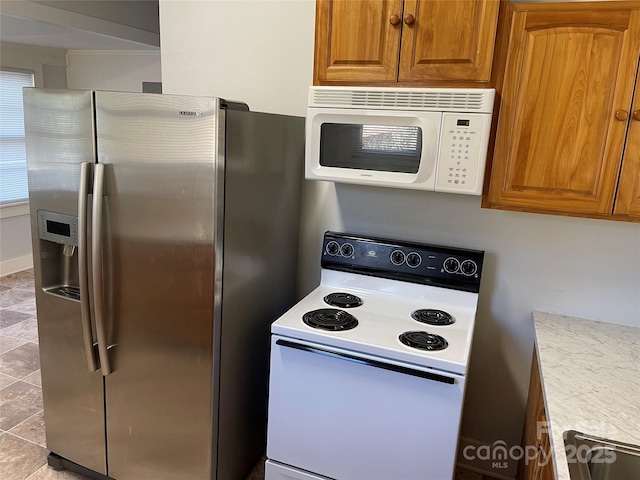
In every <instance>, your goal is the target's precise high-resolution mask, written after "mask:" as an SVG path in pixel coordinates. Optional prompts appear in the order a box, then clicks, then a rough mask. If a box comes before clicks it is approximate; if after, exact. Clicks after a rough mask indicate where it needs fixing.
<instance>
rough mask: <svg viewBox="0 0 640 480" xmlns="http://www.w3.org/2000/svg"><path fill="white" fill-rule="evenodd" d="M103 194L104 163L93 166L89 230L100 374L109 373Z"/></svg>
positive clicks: (105, 374)
mask: <svg viewBox="0 0 640 480" xmlns="http://www.w3.org/2000/svg"><path fill="white" fill-rule="evenodd" d="M103 195H104V165H102V164H100V163H98V164H96V166H95V170H94V178H93V224H92V230H91V266H92V268H93V304H94V308H95V319H96V336H97V337H98V356H99V357H100V367H101V368H102V375H103V376H105V377H106V376H107V375H109V374H111V366H110V365H109V352H108V350H107V335H106V331H105V322H104V298H103V290H104V288H103V279H102V222H103V218H102V207H103Z"/></svg>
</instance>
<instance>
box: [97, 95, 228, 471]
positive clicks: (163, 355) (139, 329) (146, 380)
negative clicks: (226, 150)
mask: <svg viewBox="0 0 640 480" xmlns="http://www.w3.org/2000/svg"><path fill="white" fill-rule="evenodd" d="M95 101H96V124H97V131H98V134H97V144H98V160H99V162H100V163H101V164H102V165H104V197H103V205H104V208H103V212H102V213H103V222H102V225H101V228H100V229H101V235H102V239H103V248H102V258H103V287H104V288H103V300H104V310H105V311H104V312H103V313H104V319H105V321H104V328H105V336H106V338H107V340H108V343H109V353H108V356H109V362H110V367H111V370H112V373H111V374H109V375H107V376H106V377H105V381H106V409H107V443H108V463H109V476H110V477H113V478H117V479H118V480H140V479H154V480H163V479H166V480H175V479H189V480H200V479H202V480H204V479H210V478H211V463H212V458H211V457H212V428H213V429H215V425H213V424H212V423H213V421H212V417H213V416H212V379H213V376H214V375H213V365H212V362H213V361H215V360H214V356H213V349H212V339H213V333H214V332H213V330H214V321H213V319H214V316H215V312H214V305H218V303H216V302H214V300H215V298H214V297H215V295H216V293H215V292H216V288H215V287H216V282H217V281H219V280H220V279H219V277H218V276H217V275H216V271H217V269H216V266H217V264H218V262H219V259H218V258H216V255H215V252H216V250H215V246H216V242H217V241H219V238H218V237H219V226H218V223H217V219H218V218H219V216H218V215H216V209H217V208H218V206H219V202H217V197H218V195H219V193H220V192H221V189H219V188H218V182H219V181H220V176H219V174H220V173H221V172H218V170H217V168H218V165H217V163H216V152H217V151H218V149H219V148H222V147H223V145H222V144H221V138H220V137H219V133H218V129H219V128H221V127H222V126H223V125H222V122H220V121H219V115H220V113H219V105H218V100H217V99H212V98H194V97H180V96H169V95H154V94H128V93H113V92H96V100H95ZM94 231H95V230H94ZM214 431H215V430H214ZM213 436H214V437H215V434H214V435H213Z"/></svg>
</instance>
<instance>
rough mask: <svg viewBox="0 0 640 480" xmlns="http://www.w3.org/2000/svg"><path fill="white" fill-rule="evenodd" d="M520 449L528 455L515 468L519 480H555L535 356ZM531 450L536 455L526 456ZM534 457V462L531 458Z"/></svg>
mask: <svg viewBox="0 0 640 480" xmlns="http://www.w3.org/2000/svg"><path fill="white" fill-rule="evenodd" d="M522 448H523V449H524V450H525V452H527V454H526V455H525V456H524V458H523V459H521V460H520V463H519V464H518V475H517V477H516V478H518V479H520V480H554V479H555V472H554V468H553V458H552V455H553V452H552V450H551V442H550V440H549V432H548V423H547V414H546V410H545V406H544V396H543V393H542V381H541V379H540V368H539V366H538V358H537V355H536V352H535V351H534V352H533V360H532V362H531V380H530V381H529V397H528V399H527V411H526V415H525V425H524V433H523V435H522ZM531 449H534V450H535V452H536V454H535V455H528V452H529V451H530V450H531ZM532 457H533V458H532Z"/></svg>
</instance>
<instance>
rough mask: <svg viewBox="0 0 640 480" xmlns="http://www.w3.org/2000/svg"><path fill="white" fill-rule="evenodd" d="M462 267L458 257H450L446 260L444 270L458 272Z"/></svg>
mask: <svg viewBox="0 0 640 480" xmlns="http://www.w3.org/2000/svg"><path fill="white" fill-rule="evenodd" d="M459 269H460V262H459V261H458V259H457V258H454V257H449V258H447V259H446V260H445V261H444V271H445V272H447V273H456V272H457V271H458V270H459Z"/></svg>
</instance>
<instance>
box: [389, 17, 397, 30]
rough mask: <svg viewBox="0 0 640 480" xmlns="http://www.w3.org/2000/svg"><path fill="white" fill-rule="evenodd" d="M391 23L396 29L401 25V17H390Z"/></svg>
mask: <svg viewBox="0 0 640 480" xmlns="http://www.w3.org/2000/svg"><path fill="white" fill-rule="evenodd" d="M389 23H390V24H391V25H393V26H394V27H395V26H396V25H398V24H399V23H400V17H399V16H398V15H391V16H390V17H389Z"/></svg>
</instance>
